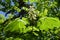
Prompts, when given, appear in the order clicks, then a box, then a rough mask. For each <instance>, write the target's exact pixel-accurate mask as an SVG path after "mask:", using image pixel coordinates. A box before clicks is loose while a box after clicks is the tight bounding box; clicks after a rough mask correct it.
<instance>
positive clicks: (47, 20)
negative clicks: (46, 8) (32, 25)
mask: <svg viewBox="0 0 60 40" xmlns="http://www.w3.org/2000/svg"><path fill="white" fill-rule="evenodd" d="M37 25H38V27H39V28H40V30H46V31H48V29H53V28H54V27H57V28H59V27H60V21H59V19H57V18H52V17H44V18H41V19H40V20H39V22H38V24H37Z"/></svg>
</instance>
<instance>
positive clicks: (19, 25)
mask: <svg viewBox="0 0 60 40" xmlns="http://www.w3.org/2000/svg"><path fill="white" fill-rule="evenodd" d="M25 28H26V26H25V22H24V21H23V20H20V19H19V18H17V19H16V20H14V21H12V22H10V23H9V24H8V25H7V26H6V27H5V28H4V31H5V32H6V31H10V32H19V33H22V32H24V30H25Z"/></svg>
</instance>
